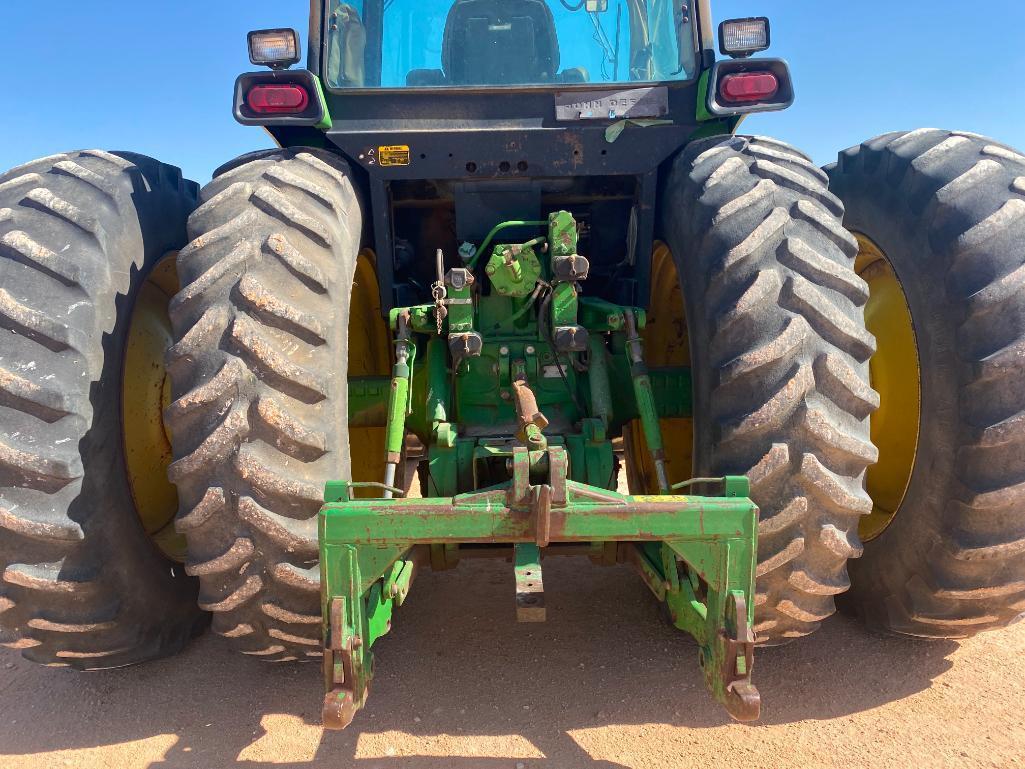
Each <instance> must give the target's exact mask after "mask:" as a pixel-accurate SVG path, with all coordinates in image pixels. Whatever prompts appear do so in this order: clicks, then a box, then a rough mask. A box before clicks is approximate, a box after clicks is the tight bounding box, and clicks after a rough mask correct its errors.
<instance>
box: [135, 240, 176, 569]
mask: <svg viewBox="0 0 1025 769" xmlns="http://www.w3.org/2000/svg"><path fill="white" fill-rule="evenodd" d="M176 256H177V254H168V255H167V256H165V257H164V258H163V259H161V260H160V261H159V262H158V263H157V265H156V266H155V267H154V268H153V270H152V271H151V272H150V273H149V275H148V276H147V277H146V280H145V282H144V283H143V284H142V287H141V288H140V289H139V294H138V296H137V297H136V299H135V305H134V306H133V307H132V313H131V317H130V319H129V326H128V338H127V341H126V343H125V356H124V369H123V371H122V376H121V379H122V382H121V426H122V431H121V432H122V440H123V443H124V454H125V464H126V466H127V467H126V469H127V472H128V484H129V487H130V488H131V492H132V499H133V500H134V502H135V509H136V512H137V513H138V515H139V520H140V521H141V522H142V525H143V528H145V530H146V533H147V534H148V535H149V537H150V539H151V540H152V541H153V543H154V544H155V545H156V546H157V547H158V548H159V549H160V551H161V552H162V553H164V555H166V556H167V557H168V558H170V559H172V560H174V561H178V562H184V560H185V553H186V546H185V538H184V537H182V536H181V535H179V534H178V533H177V532H176V531H175V530H174V516H175V514H176V513H177V511H178V492H177V491H176V490H175V487H174V485H173V484H172V483H171V482H170V481H169V480H168V479H167V468H168V466H169V465H170V464H171V459H172V455H171V442H170V440H169V439H168V436H167V432H166V431H165V429H164V416H163V415H164V409H165V408H166V407H167V406H168V404H169V403H170V401H171V384H170V380H169V378H168V376H167V371H166V370H165V369H164V353H165V352H166V351H167V349H168V348H169V347H170V346H171V345H172V344H173V343H174V337H173V334H172V332H171V320H170V318H169V317H168V314H167V306H168V304H169V302H170V301H171V297H173V296H174V295H175V293H176V292H177V291H178V273H177V270H176V267H175V258H176Z"/></svg>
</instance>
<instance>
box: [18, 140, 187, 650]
mask: <svg viewBox="0 0 1025 769" xmlns="http://www.w3.org/2000/svg"><path fill="white" fill-rule="evenodd" d="M196 194H197V188H196V185H195V184H193V183H192V182H189V181H185V180H183V179H182V176H181V172H180V171H179V170H178V169H177V168H172V167H170V166H165V165H161V164H160V163H157V162H156V161H154V160H151V159H150V158H146V157H142V156H140V155H132V154H127V153H118V154H116V155H115V154H110V153H107V152H99V151H92V152H76V153H71V154H66V155H56V156H53V157H49V158H45V159H43V160H37V161H35V162H33V163H29V164H28V165H25V166H21V167H20V168H16V169H14V170H13V171H9V172H7V173H6V174H3V175H0V329H2V330H0V575H2V577H0V638H2V640H4V641H5V642H6V645H8V646H11V647H13V648H16V649H22V650H23V654H24V656H25V657H27V658H29V659H31V660H34V661H36V662H42V663H47V664H52V665H70V666H72V667H76V668H82V669H94V668H109V667H120V666H123V665H129V664H132V663H136V662H141V661H143V660H146V659H150V658H154V657H159V656H162V655H166V654H171V653H174V652H176V651H178V650H179V649H180V648H181V647H182V646H183V645H184V644H185V643H186V642H187V641H188V640H189V638H190V637H191V636H192V634H193V633H194V632H196V631H198V630H201V629H202V627H203V622H204V618H203V616H202V615H201V614H200V612H199V610H198V609H197V607H196V594H197V587H198V586H197V584H196V581H195V580H193V579H191V578H190V577H188V576H186V574H185V570H184V568H182V566H181V565H179V564H177V563H175V562H174V560H173V559H172V557H171V556H173V555H175V554H176V548H175V544H176V543H175V542H174V537H173V528H172V527H171V523H172V521H173V517H174V511H175V509H176V508H177V500H176V499H175V496H174V489H173V487H171V486H170V485H169V484H168V483H167V481H166V478H165V477H164V473H165V468H166V465H162V457H163V454H162V447H166V437H165V436H164V435H163V430H162V427H161V423H160V411H161V407H162V404H161V394H162V387H163V368H162V359H163V355H164V351H165V349H166V343H169V339H170V324H169V322H168V321H167V317H166V310H167V302H168V299H169V293H173V292H174V290H175V286H174V285H173V284H174V271H173V266H174V260H173V252H175V251H177V250H178V249H179V248H181V247H182V246H183V245H184V243H185V222H186V219H187V217H188V215H189V212H190V211H191V210H192V209H193V208H194V207H195V204H196ZM169 255H170V256H169ZM162 334H164V336H162ZM165 342H166V343H165ZM126 416H128V417H130V418H131V422H132V424H129V423H128V420H126V419H125V417H126ZM169 453H170V451H169V448H168V449H167V451H166V454H167V455H168V456H167V460H168V461H169Z"/></svg>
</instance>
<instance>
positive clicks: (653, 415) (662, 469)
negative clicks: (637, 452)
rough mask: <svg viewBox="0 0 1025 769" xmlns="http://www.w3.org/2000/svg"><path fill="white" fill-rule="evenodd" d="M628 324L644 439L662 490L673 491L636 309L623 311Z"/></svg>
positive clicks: (632, 376)
mask: <svg viewBox="0 0 1025 769" xmlns="http://www.w3.org/2000/svg"><path fill="white" fill-rule="evenodd" d="M623 319H624V321H625V325H626V347H627V354H628V356H629V359H630V378H631V379H632V380H633V387H634V397H635V398H636V400H637V413H638V414H640V417H641V427H642V428H643V430H644V440H645V441H646V442H647V444H648V451H650V452H651V459H652V461H653V462H654V464H655V475H656V477H657V478H658V490H659V491H660V492H661V493H663V494H668V493H669V475H668V474H667V473H666V452H665V448H664V447H663V444H662V427H661V425H659V421H658V407H657V406H656V404H655V393H654V391H653V390H652V387H651V377H650V376H649V375H648V366H647V364H645V362H644V342H643V341H642V340H641V336H640V334H639V333H638V332H637V319H636V318H635V317H634V312H633V310H626V311H624V313H623Z"/></svg>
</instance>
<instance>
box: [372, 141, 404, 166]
mask: <svg viewBox="0 0 1025 769" xmlns="http://www.w3.org/2000/svg"><path fill="white" fill-rule="evenodd" d="M377 157H378V162H380V164H381V165H382V166H408V165H409V147H408V146H407V145H405V144H396V145H394V146H392V147H378V148H377Z"/></svg>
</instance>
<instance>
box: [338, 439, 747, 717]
mask: <svg viewBox="0 0 1025 769" xmlns="http://www.w3.org/2000/svg"><path fill="white" fill-rule="evenodd" d="M542 455H543V456H542ZM512 465H513V473H512V475H513V477H512V480H511V481H509V482H507V483H503V484H500V485H497V486H494V487H491V488H486V489H482V490H479V491H475V492H471V493H466V494H460V495H458V496H455V497H448V498H431V499H391V498H390V499H353V498H352V496H353V495H352V491H353V489H354V488H355V487H363V486H376V487H377V488H379V489H381V488H383V487H382V485H380V484H354V483H349V482H345V481H337V482H331V483H329V484H328V487H327V494H326V504H325V505H324V507H323V508H322V509H321V513H320V543H321V554H320V555H321V557H320V564H321V577H322V580H321V591H322V602H323V607H322V608H323V628H324V678H325V687H326V694H325V697H324V714H323V715H324V726H325V727H327V728H329V729H342V728H345V727H346V726H348V725H349V723H351V722H352V719H353V717H354V716H355V715H356V713H357V712H358V711H359V710H360V709H361V708H362V707H363V706H364V704H365V703H366V700H367V693H368V689H369V685H370V679H371V677H372V675H373V655H372V653H371V647H372V646H373V644H374V643H375V642H376V641H377V640H378V639H379V638H380V637H381V636H383V635H384V634H386V633H387V632H388V631H389V630H390V629H391V622H392V614H393V611H394V609H395V608H396V607H398V606H401V605H402V603H403V601H405V599H406V595H407V593H408V591H409V588H410V584H411V581H412V578H413V576H414V574H415V573H416V571H417V569H419V568H421V567H422V566H424V565H426V564H427V563H428V562H430V560H431V559H430V557H429V556H428V555H427V553H428V550H429V549H428V548H427V547H424V546H426V545H434V546H441V547H445V546H454V545H458V544H462V543H505V544H510V545H513V546H514V560H515V567H514V568H515V576H516V590H517V594H516V609H517V616H518V618H519V619H520V620H521V621H534V622H536V621H543V620H544V596H543V593H542V592H541V585H542V580H541V560H540V557H539V556H540V553H542V552H543V551H544V548H545V547H546V546H547V545H548V544H549V543H552V544H553V545H554V544H556V543H618V545H616V546H615V548H616V552H617V557H618V560H622V561H627V562H629V563H631V564H633V565H634V567H635V568H636V569H637V571H638V573H639V574H640V575H641V577H642V579H643V580H644V582H645V583H646V584H647V585H648V587H649V588H650V589H651V591H652V592H653V593H654V594H655V595H656V597H658V598H659V599H660V600H663V601H665V603H666V605H667V608H668V610H669V614H670V616H671V617H672V619H673V623H674V624H675V625H676V627H678V628H680V629H682V630H685V631H686V632H688V633H689V634H690V635H692V636H693V637H694V638H695V639H696V641H697V643H698V647H699V648H698V662H699V664H700V666H701V668H702V670H703V671H704V677H705V682H706V684H707V686H708V688H709V691H710V692H711V694H712V696H713V697H714V698H715V699H716V700H718V701H719V702H720V703H722V704H723V705H724V706H725V708H726V710H727V711H728V712H729V713H730V715H731V716H733V717H734V718H736V719H737V720H741V721H749V720H753V719H756V718H757V717H758V714H759V709H760V698H759V695H758V691H757V690H756V689H755V687H754V686H753V685H752V684H751V665H752V655H753V652H754V633H753V632H752V629H751V621H752V614H753V609H754V602H753V600H752V599H753V595H754V579H755V564H756V560H755V559H756V552H757V547H756V537H757V518H758V510H757V507H756V506H755V505H754V503H753V502H752V501H751V500H750V499H749V498H748V481H747V479H746V478H741V477H727V478H720V479H714V480H713V479H697V480H696V481H695V482H703V483H706V484H711V483H713V482H714V483H716V484H717V485H718V487H719V489H720V490H721V496H689V495H688V496H683V495H667V496H626V495H623V494H619V493H617V492H614V491H607V490H605V489H600V488H596V487H593V486H588V485H585V484H582V483H577V482H574V481H569V480H567V479H566V468H567V459H566V452H565V449H564V448H562V447H558V446H552V447H547V448H545V449H544V450H543V451H531V450H530V449H528V448H527V447H521V448H516V449H515V450H514V452H513V457H512ZM538 467H545V468H546V469H547V473H546V476H547V477H545V478H542V479H541V481H542V482H538V480H539V479H538V477H537V473H536V468H538ZM532 469H534V470H535V472H532ZM688 483H693V482H688ZM685 485H686V484H680V485H678V486H677V487H676V488H681V487H682V486H685ZM388 491H391V492H393V493H394V492H396V491H397V490H396V489H389V490H388Z"/></svg>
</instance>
